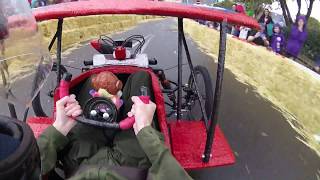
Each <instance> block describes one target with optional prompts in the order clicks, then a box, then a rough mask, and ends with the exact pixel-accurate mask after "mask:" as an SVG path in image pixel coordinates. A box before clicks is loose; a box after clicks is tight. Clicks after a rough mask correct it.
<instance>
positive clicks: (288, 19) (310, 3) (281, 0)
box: [279, 0, 315, 26]
mask: <svg viewBox="0 0 320 180" xmlns="http://www.w3.org/2000/svg"><path fill="white" fill-rule="evenodd" d="M314 1H315V0H306V3H307V8H308V11H307V14H306V19H307V20H308V19H309V18H310V15H311V12H312V8H313V3H314ZM296 2H297V6H298V12H297V14H296V17H297V16H300V15H301V0H297V1H296ZM279 3H280V6H281V9H282V12H283V17H284V19H285V21H286V24H287V26H290V25H291V24H292V23H293V20H292V16H291V14H290V11H289V8H288V5H287V1H286V0H279Z"/></svg>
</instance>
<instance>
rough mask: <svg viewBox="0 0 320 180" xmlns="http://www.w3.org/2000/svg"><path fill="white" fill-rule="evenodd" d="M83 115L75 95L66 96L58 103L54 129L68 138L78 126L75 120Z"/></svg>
mask: <svg viewBox="0 0 320 180" xmlns="http://www.w3.org/2000/svg"><path fill="white" fill-rule="evenodd" d="M81 114H82V110H81V107H80V105H79V103H78V101H77V100H76V96H75V95H73V94H72V95H70V96H65V97H63V98H61V99H60V100H58V101H57V102H56V116H55V122H54V123H53V127H55V128H56V129H57V130H58V131H59V132H60V133H61V134H63V135H64V136H66V135H67V134H68V133H69V131H70V130H71V129H72V128H73V127H74V126H75V125H76V124H77V121H75V120H74V118H76V117H78V116H80V115H81Z"/></svg>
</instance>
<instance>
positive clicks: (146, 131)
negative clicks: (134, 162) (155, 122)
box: [137, 126, 167, 163]
mask: <svg viewBox="0 0 320 180" xmlns="http://www.w3.org/2000/svg"><path fill="white" fill-rule="evenodd" d="M137 139H138V141H139V144H140V146H141V147H142V149H143V151H144V152H145V153H146V155H147V156H148V158H149V160H150V162H151V163H153V162H154V161H155V160H156V159H157V157H158V155H159V154H161V152H163V151H166V150H167V148H166V147H165V145H164V141H163V137H162V135H161V133H159V132H157V131H156V130H155V129H153V128H152V127H151V126H147V127H145V128H143V129H141V130H140V131H139V133H138V134H137Z"/></svg>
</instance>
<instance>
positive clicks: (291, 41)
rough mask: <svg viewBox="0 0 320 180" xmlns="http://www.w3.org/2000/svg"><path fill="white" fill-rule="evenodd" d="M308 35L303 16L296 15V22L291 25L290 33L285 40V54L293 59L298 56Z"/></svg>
mask: <svg viewBox="0 0 320 180" xmlns="http://www.w3.org/2000/svg"><path fill="white" fill-rule="evenodd" d="M307 36H308V33H307V22H306V17H305V16H298V17H297V19H296V23H295V24H294V25H293V26H292V27H291V31H290V35H289V38H288V41H287V48H286V50H287V55H288V57H293V58H294V59H295V58H297V57H298V55H299V53H300V50H301V49H302V47H303V44H304V42H305V41H306V39H307Z"/></svg>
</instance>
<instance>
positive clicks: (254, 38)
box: [247, 24, 269, 47]
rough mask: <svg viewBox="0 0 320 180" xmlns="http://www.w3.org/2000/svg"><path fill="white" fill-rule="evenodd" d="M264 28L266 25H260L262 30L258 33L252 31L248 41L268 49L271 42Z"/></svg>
mask: <svg viewBox="0 0 320 180" xmlns="http://www.w3.org/2000/svg"><path fill="white" fill-rule="evenodd" d="M264 27H265V26H264V24H260V30H259V31H258V32H256V31H251V32H250V35H249V37H248V39H247V40H248V41H249V42H254V43H255V44H258V45H261V46H267V47H268V46H269V41H268V39H267V35H266V33H265V29H264Z"/></svg>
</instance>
